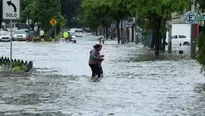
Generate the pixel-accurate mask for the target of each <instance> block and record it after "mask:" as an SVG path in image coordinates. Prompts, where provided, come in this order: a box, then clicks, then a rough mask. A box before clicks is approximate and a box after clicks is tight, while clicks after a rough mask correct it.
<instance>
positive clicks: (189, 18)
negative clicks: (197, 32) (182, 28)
mask: <svg viewBox="0 0 205 116" xmlns="http://www.w3.org/2000/svg"><path fill="white" fill-rule="evenodd" d="M186 23H190V24H196V23H198V20H197V15H196V13H189V14H187V15H186Z"/></svg>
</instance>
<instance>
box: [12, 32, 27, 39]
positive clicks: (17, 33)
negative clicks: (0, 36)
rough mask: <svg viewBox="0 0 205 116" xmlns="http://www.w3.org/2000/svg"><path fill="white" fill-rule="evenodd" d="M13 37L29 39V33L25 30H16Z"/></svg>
mask: <svg viewBox="0 0 205 116" xmlns="http://www.w3.org/2000/svg"><path fill="white" fill-rule="evenodd" d="M13 39H14V40H15V41H26V40H27V39H28V33H26V32H25V31H24V30H23V31H22V30H18V31H15V32H14V34H13Z"/></svg>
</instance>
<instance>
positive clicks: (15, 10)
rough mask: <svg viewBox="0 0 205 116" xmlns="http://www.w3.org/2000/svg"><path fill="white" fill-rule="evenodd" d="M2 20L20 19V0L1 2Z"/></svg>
mask: <svg viewBox="0 0 205 116" xmlns="http://www.w3.org/2000/svg"><path fill="white" fill-rule="evenodd" d="M3 19H10V20H15V19H20V0H3Z"/></svg>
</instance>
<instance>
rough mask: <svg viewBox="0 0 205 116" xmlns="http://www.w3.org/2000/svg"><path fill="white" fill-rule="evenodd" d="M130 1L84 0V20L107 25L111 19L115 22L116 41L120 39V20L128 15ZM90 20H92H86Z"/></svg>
mask: <svg viewBox="0 0 205 116" xmlns="http://www.w3.org/2000/svg"><path fill="white" fill-rule="evenodd" d="M130 2H131V1H124V0H85V1H83V3H82V7H83V9H84V13H85V17H84V20H87V22H90V23H91V25H92V23H93V24H94V25H95V26H96V24H97V25H98V26H99V24H102V25H104V26H105V27H107V26H108V25H109V24H111V23H112V22H113V21H115V22H116V23H117V37H118V43H120V41H121V37H120V35H119V31H120V30H119V24H120V21H121V20H123V19H125V18H127V17H129V16H130V11H129V10H128V8H127V5H128V3H130ZM88 20H92V21H88Z"/></svg>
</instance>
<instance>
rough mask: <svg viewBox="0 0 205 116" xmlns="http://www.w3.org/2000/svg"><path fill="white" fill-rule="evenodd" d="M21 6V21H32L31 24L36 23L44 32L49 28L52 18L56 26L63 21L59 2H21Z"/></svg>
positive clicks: (39, 0) (29, 0) (43, 0)
mask: <svg viewBox="0 0 205 116" xmlns="http://www.w3.org/2000/svg"><path fill="white" fill-rule="evenodd" d="M22 5H23V6H22V7H23V8H22V11H21V12H22V13H21V14H22V16H21V17H22V20H23V21H25V20H26V19H28V18H29V19H32V23H36V22H38V23H39V24H40V26H41V27H42V28H43V29H44V30H45V31H47V30H48V29H49V28H51V25H50V24H49V21H50V20H51V19H52V18H55V19H56V20H57V22H58V26H59V25H61V23H62V22H63V21H64V17H63V16H62V15H61V5H60V1H59V0H23V1H22Z"/></svg>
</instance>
